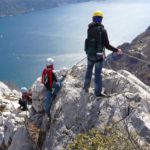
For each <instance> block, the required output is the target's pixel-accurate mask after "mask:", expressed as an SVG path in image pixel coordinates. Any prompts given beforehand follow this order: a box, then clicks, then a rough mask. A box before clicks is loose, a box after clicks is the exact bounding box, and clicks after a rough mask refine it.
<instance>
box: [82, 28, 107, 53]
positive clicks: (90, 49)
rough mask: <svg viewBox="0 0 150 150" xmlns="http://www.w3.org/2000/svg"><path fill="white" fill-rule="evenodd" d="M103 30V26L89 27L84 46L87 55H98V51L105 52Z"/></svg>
mask: <svg viewBox="0 0 150 150" xmlns="http://www.w3.org/2000/svg"><path fill="white" fill-rule="evenodd" d="M102 30H103V27H102V26H91V27H89V29H88V33H87V38H86V39H85V48H84V50H85V52H86V54H87V55H91V56H92V55H96V53H97V52H100V53H102V52H103V49H104V46H103V45H102Z"/></svg>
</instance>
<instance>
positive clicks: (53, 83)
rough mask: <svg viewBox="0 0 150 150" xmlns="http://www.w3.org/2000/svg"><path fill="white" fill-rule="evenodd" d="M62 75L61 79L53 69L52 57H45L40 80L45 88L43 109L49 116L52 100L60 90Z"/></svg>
mask: <svg viewBox="0 0 150 150" xmlns="http://www.w3.org/2000/svg"><path fill="white" fill-rule="evenodd" d="M64 77H65V75H64V76H63V77H62V78H61V79H58V77H57V75H56V72H55V71H54V60H53V59H52V58H47V60H46V67H45V68H44V70H43V72H42V79H41V80H42V83H43V84H44V86H45V88H46V93H45V98H44V110H45V112H46V113H47V115H48V116H49V117H50V108H51V105H52V101H53V100H54V99H55V97H56V95H57V93H58V91H59V90H60V88H61V86H62V81H63V80H64Z"/></svg>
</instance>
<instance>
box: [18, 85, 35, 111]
mask: <svg viewBox="0 0 150 150" xmlns="http://www.w3.org/2000/svg"><path fill="white" fill-rule="evenodd" d="M21 93H22V97H21V98H20V99H19V102H18V103H19V104H20V107H19V108H20V109H21V110H28V108H27V103H29V104H31V103H32V94H31V92H29V90H28V89H27V88H26V87H22V88H21Z"/></svg>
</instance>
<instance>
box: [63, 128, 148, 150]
mask: <svg viewBox="0 0 150 150" xmlns="http://www.w3.org/2000/svg"><path fill="white" fill-rule="evenodd" d="M132 137H133V138H134V139H135V135H134V136H133V135H132ZM143 148H144V147H143V146H142V150H143ZM66 149H67V150H141V147H140V146H139V145H138V143H136V142H135V141H134V140H132V139H131V138H130V137H129V135H128V133H127V132H124V131H123V130H121V129H118V128H116V127H115V128H113V129H109V128H108V129H107V130H106V131H105V133H102V132H100V131H99V130H98V129H92V130H90V131H89V132H88V133H86V134H78V135H77V136H76V138H75V139H74V141H72V142H71V143H69V144H68V145H67V148H66ZM146 149H147V147H146Z"/></svg>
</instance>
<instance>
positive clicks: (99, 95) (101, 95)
mask: <svg viewBox="0 0 150 150" xmlns="http://www.w3.org/2000/svg"><path fill="white" fill-rule="evenodd" d="M96 97H101V98H105V97H109V95H106V94H102V93H100V94H96Z"/></svg>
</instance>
